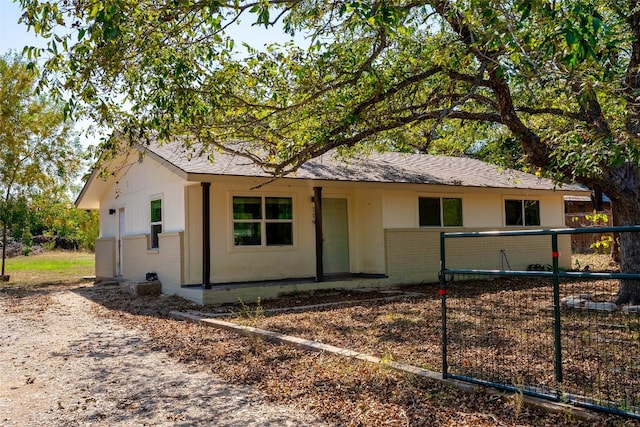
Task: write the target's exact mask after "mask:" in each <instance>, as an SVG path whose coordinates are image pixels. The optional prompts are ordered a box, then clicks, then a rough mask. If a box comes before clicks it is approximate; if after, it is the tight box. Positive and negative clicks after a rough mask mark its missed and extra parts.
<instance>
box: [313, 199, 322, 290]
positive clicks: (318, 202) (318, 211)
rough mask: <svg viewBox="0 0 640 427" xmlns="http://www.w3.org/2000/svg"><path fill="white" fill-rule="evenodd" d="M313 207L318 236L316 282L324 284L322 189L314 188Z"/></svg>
mask: <svg viewBox="0 0 640 427" xmlns="http://www.w3.org/2000/svg"><path fill="white" fill-rule="evenodd" d="M313 207H314V216H315V234H316V282H324V269H323V259H322V187H313Z"/></svg>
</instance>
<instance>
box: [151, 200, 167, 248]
mask: <svg viewBox="0 0 640 427" xmlns="http://www.w3.org/2000/svg"><path fill="white" fill-rule="evenodd" d="M156 200H160V221H151V203H152V202H154V201H156ZM147 206H148V209H149V210H148V212H149V250H150V251H158V250H160V234H162V233H163V232H164V195H163V194H156V195H152V196H151V197H150V198H149V203H148V205H147ZM154 225H160V227H162V231H160V233H158V246H155V247H154V246H153V226H154Z"/></svg>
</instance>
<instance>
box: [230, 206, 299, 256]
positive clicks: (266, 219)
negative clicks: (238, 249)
mask: <svg viewBox="0 0 640 427" xmlns="http://www.w3.org/2000/svg"><path fill="white" fill-rule="evenodd" d="M233 242H234V245H235V246H291V245H293V199H292V198H291V197H236V196H234V197H233Z"/></svg>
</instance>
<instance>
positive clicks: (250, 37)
mask: <svg viewBox="0 0 640 427" xmlns="http://www.w3.org/2000/svg"><path fill="white" fill-rule="evenodd" d="M22 13H23V12H22V10H21V8H20V5H19V4H17V3H14V2H13V0H0V55H4V54H6V53H8V52H9V51H16V52H18V53H21V52H22V49H23V48H24V47H25V46H36V47H46V44H47V40H46V39H43V38H41V37H36V36H35V35H34V34H33V32H28V31H27V26H26V25H25V24H18V20H19V19H20V16H22ZM250 18H251V17H250V16H247V17H246V18H245V21H247V22H245V23H243V24H241V25H240V26H239V27H238V30H237V34H236V35H235V38H236V48H240V46H241V42H243V41H244V42H246V43H248V44H249V45H251V46H253V47H254V48H258V49H260V48H262V47H264V46H266V45H267V44H271V43H284V42H286V41H288V40H290V37H289V36H287V35H285V34H284V33H283V32H282V31H280V30H279V29H277V28H273V29H270V30H266V29H264V28H262V27H256V26H251V25H250V22H248V21H249V20H250ZM234 32H235V31H234ZM301 41H302V38H301V39H300V40H298V42H299V43H300V42H301ZM86 126H88V123H80V124H79V127H80V129H82V128H83V127H86ZM82 142H83V144H84V145H87V144H92V143H94V142H95V141H93V140H91V139H87V138H86V137H83V140H82Z"/></svg>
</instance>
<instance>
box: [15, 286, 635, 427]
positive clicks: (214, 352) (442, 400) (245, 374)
mask: <svg viewBox="0 0 640 427" xmlns="http://www.w3.org/2000/svg"><path fill="white" fill-rule="evenodd" d="M79 285H80V284H78V283H76V284H75V285H69V288H70V289H72V288H74V287H75V289H73V290H74V291H75V292H78V293H80V294H82V295H84V296H86V297H87V298H90V299H92V300H94V301H96V302H98V303H99V306H96V309H95V314H96V315H98V316H106V317H110V318H116V319H119V320H120V321H122V322H124V323H126V324H128V325H130V326H131V327H135V328H141V329H143V330H145V331H147V332H148V333H149V335H150V336H151V337H152V338H153V340H152V343H153V344H152V345H153V347H154V348H156V349H160V350H163V351H166V352H168V353H169V354H170V355H172V356H173V357H176V358H178V359H179V360H181V361H183V362H185V363H193V364H197V365H200V366H202V367H205V368H206V369H210V370H211V371H212V372H213V373H214V374H216V375H220V376H222V377H223V378H225V379H227V380H228V381H231V382H236V383H243V384H250V385H253V386H255V387H258V388H259V389H260V390H262V391H263V392H264V393H265V394H266V396H267V397H268V398H269V399H270V400H272V401H274V402H279V403H283V404H290V405H293V406H296V407H298V408H300V409H301V410H304V411H308V412H311V413H314V414H317V415H319V416H321V417H322V418H323V419H324V420H326V421H327V422H329V423H332V424H335V425H340V426H496V425H500V426H576V425H607V426H621V425H637V423H636V422H634V421H632V420H629V419H624V418H620V417H615V416H602V418H600V419H599V420H598V421H593V420H591V421H588V422H581V421H579V420H576V419H575V418H573V417H572V416H571V415H570V414H568V413H559V414H556V413H547V412H544V411H541V410H537V409H532V408H529V407H527V406H524V405H523V402H522V398H521V397H522V396H520V395H515V396H508V397H496V396H494V395H490V394H487V393H484V392H476V393H467V392H464V391H460V390H457V389H453V388H451V387H448V386H446V385H443V384H441V383H439V382H435V381H431V380H427V379H423V378H417V377H414V376H411V375H406V374H402V373H398V372H396V371H392V370H390V369H388V368H387V367H385V366H384V364H383V365H380V366H374V365H370V364H367V363H364V362H360V361H354V360H348V359H344V358H341V357H338V356H333V355H327V354H323V353H311V352H306V351H302V350H299V349H294V348H291V347H287V346H281V345H275V344H271V343H269V342H265V341H262V340H259V339H252V338H249V337H247V336H238V335H235V334H232V333H230V332H226V331H221V330H216V329H212V328H207V327H203V326H199V325H194V324H190V323H186V322H180V321H175V320H171V319H170V318H169V317H168V313H169V312H170V311H171V310H193V309H198V307H196V306H193V305H192V304H190V303H188V302H186V301H184V300H181V299H179V298H175V297H167V296H161V297H140V298H136V299H131V298H130V297H128V296H126V295H124V294H122V293H121V292H120V291H119V290H118V289H117V288H115V287H98V286H96V287H93V286H91V287H78V286H79ZM511 287H512V286H505V289H503V290H504V291H507V289H508V288H511ZM534 289H535V288H534ZM411 290H413V291H419V292H422V293H423V294H424V296H422V297H412V298H405V299H401V300H398V301H393V302H386V303H384V302H380V301H377V302H368V303H367V302H360V303H357V304H350V303H349V302H348V301H349V300H354V299H355V300H362V299H365V298H374V297H383V296H388V295H387V294H379V293H375V292H372V293H369V294H363V293H359V292H358V293H351V294H349V293H341V292H328V293H324V294H323V293H316V294H313V295H295V296H291V297H288V298H282V299H279V300H276V301H265V302H263V303H262V304H261V305H260V307H257V306H256V305H253V306H251V305H249V306H245V307H241V306H238V307H233V308H232V309H233V310H234V311H236V312H244V314H246V315H248V316H245V321H247V322H251V323H254V324H255V323H257V324H259V325H260V326H263V327H266V328H270V329H275V330H280V331H282V332H286V333H291V334H294V335H298V336H302V337H306V338H310V339H317V340H319V341H323V342H326V343H329V344H334V345H338V346H343V347H347V348H350V349H354V350H361V351H364V352H367V353H371V354H373V355H377V356H380V357H383V358H385V359H386V360H391V359H393V360H397V361H401V362H409V363H413V364H416V365H420V366H423V367H426V368H428V369H432V370H439V368H440V364H441V362H440V339H441V338H440V316H439V313H440V306H439V297H438V295H437V286H435V285H434V286H431V285H425V286H420V287H414V288H413V289H411ZM35 291H36V290H35V289H34V290H33V292H35ZM500 292H501V290H500V289H498V290H497V291H496V292H494V294H496V295H498V294H499V293H500ZM480 294H481V293H476V294H475V296H476V297H477V296H478V295H480ZM23 297H24V295H23ZM34 298H35V294H34ZM475 299H478V298H475ZM344 300H347V302H345V303H344V304H342V305H339V306H336V307H332V308H324V309H321V310H314V311H304V312H295V313H293V312H292V313H281V314H277V315H268V314H265V313H266V310H268V309H269V308H272V307H281V306H289V305H308V304H311V303H314V302H329V301H344Z"/></svg>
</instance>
